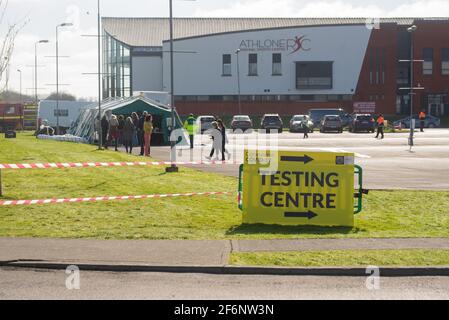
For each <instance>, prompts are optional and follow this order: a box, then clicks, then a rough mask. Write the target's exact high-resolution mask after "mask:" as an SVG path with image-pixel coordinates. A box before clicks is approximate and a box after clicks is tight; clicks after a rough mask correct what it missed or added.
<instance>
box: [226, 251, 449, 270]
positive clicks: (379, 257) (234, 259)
mask: <svg viewBox="0 0 449 320" xmlns="http://www.w3.org/2000/svg"><path fill="white" fill-rule="evenodd" d="M230 263H231V264H232V265H238V266H276V267H324V266H326V267H360V266H362V267H366V266H379V267H382V266H383V267H386V266H449V250H439V249H430V250H332V251H302V252H275V253H269V252H260V253H233V254H232V255H231V259H230Z"/></svg>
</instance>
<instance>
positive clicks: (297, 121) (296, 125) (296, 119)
mask: <svg viewBox="0 0 449 320" xmlns="http://www.w3.org/2000/svg"><path fill="white" fill-rule="evenodd" d="M304 117H306V119H307V127H308V128H309V131H311V129H312V128H313V122H312V120H310V117H309V116H308V115H295V116H293V117H292V119H291V120H290V132H304V128H303V126H302V122H303V121H304Z"/></svg>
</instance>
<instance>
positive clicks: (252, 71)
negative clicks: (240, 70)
mask: <svg viewBox="0 0 449 320" xmlns="http://www.w3.org/2000/svg"><path fill="white" fill-rule="evenodd" d="M248 58H249V67H248V75H249V76H257V53H250V54H249V57H248Z"/></svg>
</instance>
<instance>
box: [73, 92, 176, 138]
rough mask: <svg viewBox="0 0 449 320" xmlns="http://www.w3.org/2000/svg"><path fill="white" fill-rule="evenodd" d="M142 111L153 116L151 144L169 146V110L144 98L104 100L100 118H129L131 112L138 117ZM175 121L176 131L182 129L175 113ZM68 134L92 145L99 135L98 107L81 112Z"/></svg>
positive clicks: (94, 105) (93, 106)
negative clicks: (114, 116)
mask: <svg viewBox="0 0 449 320" xmlns="http://www.w3.org/2000/svg"><path fill="white" fill-rule="evenodd" d="M144 111H147V112H148V113H149V114H151V115H152V116H153V126H154V132H153V137H152V142H154V143H153V144H155V145H169V144H170V131H169V125H170V124H171V109H170V108H169V107H167V106H163V105H161V104H158V103H157V102H155V101H153V100H151V99H148V98H146V97H144V96H137V97H130V98H122V99H115V100H106V101H103V102H102V105H101V117H103V116H104V115H106V117H107V118H108V119H109V118H110V117H111V115H116V116H117V117H118V116H120V115H123V116H124V117H125V118H126V117H130V116H131V114H132V113H133V112H136V113H137V114H138V115H139V116H140V115H141V114H142V113H143V112H144ZM175 120H176V129H178V128H182V123H181V119H180V118H179V116H178V114H177V113H176V112H175ZM68 133H69V134H72V135H74V136H77V137H81V138H84V139H86V140H87V141H89V142H90V143H94V142H95V141H96V140H97V139H98V134H99V121H98V105H97V104H92V105H90V106H88V107H86V108H85V109H83V110H81V112H80V115H79V117H78V119H77V120H76V121H75V122H74V124H73V125H72V127H71V128H70V129H69V131H68Z"/></svg>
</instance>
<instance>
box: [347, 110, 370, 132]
mask: <svg viewBox="0 0 449 320" xmlns="http://www.w3.org/2000/svg"><path fill="white" fill-rule="evenodd" d="M375 127H376V122H375V121H374V117H373V116H372V115H370V114H353V115H352V120H351V121H350V122H349V132H361V131H366V132H374V131H375Z"/></svg>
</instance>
